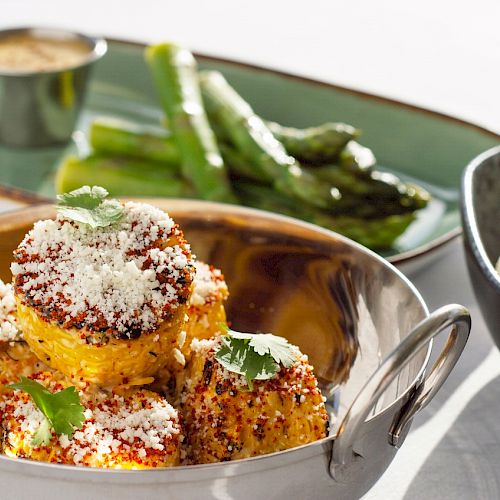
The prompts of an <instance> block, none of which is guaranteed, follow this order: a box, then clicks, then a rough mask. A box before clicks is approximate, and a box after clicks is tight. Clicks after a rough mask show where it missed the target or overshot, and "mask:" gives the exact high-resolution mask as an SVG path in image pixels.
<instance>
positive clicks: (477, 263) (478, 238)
mask: <svg viewBox="0 0 500 500" xmlns="http://www.w3.org/2000/svg"><path fill="white" fill-rule="evenodd" d="M461 213H462V225H463V228H464V246H465V255H466V258H467V267H468V270H469V276H470V279H471V282H472V285H473V287H474V294H475V295H476V298H477V301H478V303H479V307H480V308H481V312H482V314H483V317H484V319H485V321H486V323H487V325H488V328H489V330H490V333H491V336H492V337H493V340H494V341H495V343H496V345H497V346H498V347H499V348H500V330H499V329H498V325H499V324H500V307H499V306H500V276H499V274H498V272H497V271H496V269H495V265H496V263H497V261H498V259H499V257H500V225H499V220H500V146H497V147H495V148H492V149H490V150H488V151H486V152H484V153H483V154H481V155H479V156H477V157H476V158H474V160H472V161H471V162H470V163H469V165H468V166H467V168H466V169H465V172H464V176H463V181H462V193H461Z"/></svg>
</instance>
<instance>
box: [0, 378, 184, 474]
mask: <svg viewBox="0 0 500 500" xmlns="http://www.w3.org/2000/svg"><path fill="white" fill-rule="evenodd" d="M30 378H32V379H33V380H36V381H38V382H40V383H41V384H43V385H44V386H45V387H47V388H48V389H49V390H50V391H51V392H56V391H60V390H62V389H64V388H65V387H67V386H68V382H66V381H64V380H63V379H60V378H59V377H58V376H56V375H55V374H54V373H51V372H40V373H38V374H36V375H34V376H32V377H30ZM9 392H10V394H9V395H8V396H6V397H5V400H4V402H3V403H2V405H1V407H2V417H3V419H2V428H3V441H2V443H1V446H2V451H3V453H4V454H5V455H7V456H9V457H17V458H28V459H31V460H40V461H44V462H53V463H61V464H71V465H79V466H87V467H104V468H120V469H146V468H154V467H169V466H174V465H178V463H179V460H180V443H181V440H182V438H181V436H182V434H181V426H180V423H179V416H178V413H177V411H176V410H175V409H174V408H173V407H172V406H170V405H169V404H168V402H167V401H166V400H165V399H163V398H162V397H160V396H159V395H158V394H156V393H154V392H151V391H146V390H135V391H129V392H127V393H126V394H125V395H118V394H112V395H109V394H105V393H103V392H94V391H93V390H91V389H90V388H89V387H87V389H86V390H84V391H81V392H80V399H81V401H82V403H83V405H84V407H85V413H84V414H85V421H84V422H83V425H82V427H81V429H80V430H77V431H76V432H75V433H74V434H73V437H72V438H71V439H69V438H68V436H66V435H64V434H62V435H61V436H59V437H57V436H56V435H55V433H54V432H52V437H51V439H50V442H49V444H48V445H44V444H40V445H34V444H33V441H32V440H33V436H34V434H35V433H36V431H37V430H38V428H39V427H40V425H41V423H42V422H43V420H44V418H45V417H44V416H43V414H42V413H41V411H40V410H39V409H38V408H37V407H36V406H35V404H34V403H33V402H32V400H31V398H30V396H29V395H28V394H26V393H25V392H23V391H20V390H16V391H12V390H10V391H9Z"/></svg>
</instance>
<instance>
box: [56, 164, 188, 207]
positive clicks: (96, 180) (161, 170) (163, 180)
mask: <svg viewBox="0 0 500 500" xmlns="http://www.w3.org/2000/svg"><path fill="white" fill-rule="evenodd" d="M84 184H90V185H93V184H95V185H99V186H103V187H104V188H106V189H107V190H108V191H109V193H110V194H111V195H113V196H124V195H128V196H131V195H137V196H166V197H177V198H184V197H190V196H192V195H193V191H192V189H191V188H190V187H189V185H188V184H187V183H186V181H184V180H183V179H180V178H179V177H177V176H175V175H173V174H172V173H171V172H170V171H169V170H168V169H167V168H165V167H164V166H163V165H158V164H152V163H148V162H145V161H143V160H138V159H129V158H121V157H106V156H101V155H90V156H87V157H86V158H78V157H76V156H68V157H66V158H65V159H64V160H63V162H62V163H61V165H60V166H59V169H58V171H57V175H56V190H57V192H58V193H67V192H69V191H72V190H73V189H76V188H78V187H81V186H82V185H84Z"/></svg>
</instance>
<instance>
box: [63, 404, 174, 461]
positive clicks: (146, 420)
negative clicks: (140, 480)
mask: <svg viewBox="0 0 500 500" xmlns="http://www.w3.org/2000/svg"><path fill="white" fill-rule="evenodd" d="M85 417H86V420H85V422H84V424H83V427H82V428H81V429H80V430H78V431H76V432H75V433H74V434H73V438H72V439H71V440H69V439H68V440H63V442H62V443H61V441H59V442H60V444H61V446H62V447H63V448H69V451H70V453H71V454H72V455H73V460H74V462H75V464H77V465H78V464H80V463H81V462H82V460H83V458H84V457H85V456H86V455H87V454H91V455H93V456H94V460H97V461H98V462H100V461H103V460H104V458H103V457H104V456H105V455H107V454H109V453H120V452H121V451H125V452H130V451H131V450H132V449H133V450H135V451H136V452H137V453H138V455H139V457H142V458H144V457H145V456H146V455H147V450H148V449H151V450H157V451H163V450H165V448H166V441H167V442H168V441H169V440H170V439H171V437H172V436H173V435H178V434H179V433H180V427H179V425H178V422H179V417H178V414H177V411H176V410H175V409H174V408H173V407H172V406H170V405H169V404H168V403H167V401H166V400H165V399H160V398H158V399H154V398H151V397H146V396H144V397H143V398H140V399H135V398H124V397H122V396H118V395H114V396H113V397H112V398H111V399H109V400H106V401H105V402H103V403H101V404H99V405H97V406H96V407H95V408H93V409H87V412H86V414H85Z"/></svg>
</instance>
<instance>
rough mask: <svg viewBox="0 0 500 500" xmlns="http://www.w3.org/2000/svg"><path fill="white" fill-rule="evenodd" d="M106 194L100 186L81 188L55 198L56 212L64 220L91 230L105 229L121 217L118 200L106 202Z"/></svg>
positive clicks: (121, 210) (120, 207)
mask: <svg viewBox="0 0 500 500" xmlns="http://www.w3.org/2000/svg"><path fill="white" fill-rule="evenodd" d="M108 194H109V193H108V192H107V191H106V189H104V188H103V187H100V186H93V187H90V186H83V187H81V188H80V189H75V190H74V191H71V192H70V193H64V194H60V195H58V196H57V200H58V203H57V211H58V213H59V214H60V215H62V217H64V218H65V219H69V220H73V221H75V222H80V223H82V224H87V225H89V226H90V227H91V228H92V229H95V228H98V227H107V226H110V225H112V224H115V223H116V222H119V221H120V220H121V219H122V217H123V207H122V205H121V204H120V202H119V201H118V200H114V199H111V200H108V199H106V198H107V197H108Z"/></svg>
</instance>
